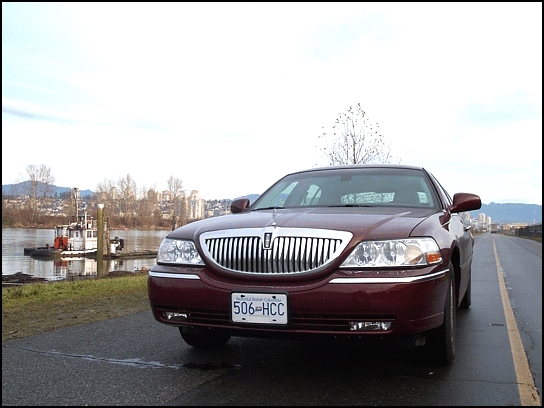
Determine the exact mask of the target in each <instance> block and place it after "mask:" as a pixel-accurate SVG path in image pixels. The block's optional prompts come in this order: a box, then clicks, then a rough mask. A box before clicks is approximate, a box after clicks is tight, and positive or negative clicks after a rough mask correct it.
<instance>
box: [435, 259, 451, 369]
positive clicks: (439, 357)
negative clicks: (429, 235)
mask: <svg viewBox="0 0 544 408" xmlns="http://www.w3.org/2000/svg"><path fill="white" fill-rule="evenodd" d="M449 275H450V277H449V287H448V294H447V296H446V304H445V305H444V323H442V326H440V327H438V328H437V329H435V330H433V331H432V333H431V336H430V338H429V340H430V342H429V343H430V344H429V347H430V350H429V352H430V357H431V361H432V362H434V363H438V364H439V365H450V364H451V363H452V362H453V360H454V358H455V347H456V339H455V331H456V328H457V305H456V302H455V273H454V270H453V264H452V263H451V262H450V273H449Z"/></svg>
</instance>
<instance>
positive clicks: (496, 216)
mask: <svg viewBox="0 0 544 408" xmlns="http://www.w3.org/2000/svg"><path fill="white" fill-rule="evenodd" d="M20 184H22V183H19V184H4V185H2V196H4V195H12V194H14V192H15V191H18V188H19V187H20ZM54 188H55V193H56V194H57V195H60V194H62V193H70V191H71V190H72V189H71V187H57V186H54ZM93 194H94V193H93V192H92V191H91V190H80V196H81V197H86V196H91V195H93ZM258 196H259V194H248V195H245V196H241V197H236V198H242V197H246V198H249V200H250V201H251V202H253V201H255V199H256V198H257V197H258ZM481 213H483V214H485V215H486V217H490V218H491V222H492V223H494V224H505V223H520V224H533V223H542V205H538V204H522V203H507V204H500V203H494V202H491V203H489V204H482V208H480V209H479V210H477V211H471V213H470V216H471V217H473V218H478V215H479V214H481Z"/></svg>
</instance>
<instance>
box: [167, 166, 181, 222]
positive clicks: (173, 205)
mask: <svg viewBox="0 0 544 408" xmlns="http://www.w3.org/2000/svg"><path fill="white" fill-rule="evenodd" d="M167 185H168V194H169V198H168V201H169V203H170V211H171V216H172V230H174V229H175V228H176V226H177V221H178V217H179V216H180V215H182V211H181V206H180V198H181V197H185V191H183V183H182V181H181V179H179V178H177V177H174V176H170V177H169V178H168V181H167Z"/></svg>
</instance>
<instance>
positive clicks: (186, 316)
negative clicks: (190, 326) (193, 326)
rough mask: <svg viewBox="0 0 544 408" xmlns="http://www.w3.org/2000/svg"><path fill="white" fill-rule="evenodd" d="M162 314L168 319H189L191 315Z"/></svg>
mask: <svg viewBox="0 0 544 408" xmlns="http://www.w3.org/2000/svg"><path fill="white" fill-rule="evenodd" d="M162 314H163V315H164V317H165V318H167V319H168V320H188V319H189V315H188V314H187V313H177V312H162Z"/></svg>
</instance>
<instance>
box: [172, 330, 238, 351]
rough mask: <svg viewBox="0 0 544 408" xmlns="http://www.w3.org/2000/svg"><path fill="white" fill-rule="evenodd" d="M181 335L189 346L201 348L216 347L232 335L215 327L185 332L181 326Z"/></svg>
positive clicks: (223, 343) (224, 342)
mask: <svg viewBox="0 0 544 408" xmlns="http://www.w3.org/2000/svg"><path fill="white" fill-rule="evenodd" d="M179 332H180V333H181V337H182V338H183V340H184V341H185V343H187V344H188V345H189V346H191V347H194V348H200V349H216V348H219V347H221V346H223V345H225V344H226V343H227V342H228V341H229V340H230V337H231V335H230V334H229V333H227V332H224V331H220V330H215V329H202V330H200V331H195V332H193V331H191V332H185V331H184V329H183V327H179Z"/></svg>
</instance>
